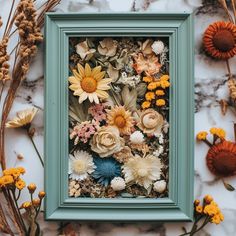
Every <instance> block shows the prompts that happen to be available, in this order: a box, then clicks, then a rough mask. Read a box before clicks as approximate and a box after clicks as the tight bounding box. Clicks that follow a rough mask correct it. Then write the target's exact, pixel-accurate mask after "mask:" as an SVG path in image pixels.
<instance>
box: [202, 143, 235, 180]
mask: <svg viewBox="0 0 236 236" xmlns="http://www.w3.org/2000/svg"><path fill="white" fill-rule="evenodd" d="M206 162H207V166H208V168H209V170H210V171H211V172H212V173H213V174H214V175H216V176H221V177H226V176H233V175H235V174H236V144H235V143H232V142H230V141H223V142H221V143H219V144H216V145H213V146H212V147H211V148H210V149H209V151H208V153H207V156H206Z"/></svg>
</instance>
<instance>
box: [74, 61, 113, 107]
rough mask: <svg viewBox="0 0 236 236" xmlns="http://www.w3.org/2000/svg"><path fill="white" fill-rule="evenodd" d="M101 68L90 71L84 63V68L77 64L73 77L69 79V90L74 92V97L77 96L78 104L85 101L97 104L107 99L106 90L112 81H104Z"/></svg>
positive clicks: (103, 73)
mask: <svg viewBox="0 0 236 236" xmlns="http://www.w3.org/2000/svg"><path fill="white" fill-rule="evenodd" d="M101 69H102V67H101V66H97V67H95V68H93V69H91V67H90V65H89V64H88V63H86V65H85V68H84V67H83V66H82V65H80V64H78V65H77V70H76V69H74V70H73V76H70V77H69V82H70V84H71V85H70V86H69V88H70V89H71V90H72V91H74V95H75V96H79V103H82V102H83V101H85V100H86V99H89V101H90V102H95V103H97V104H98V103H99V99H98V98H100V99H106V98H108V93H107V92H105V91H106V90H109V89H110V86H109V85H108V84H109V83H110V82H111V81H112V79H104V76H105V71H101Z"/></svg>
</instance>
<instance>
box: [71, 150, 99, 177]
mask: <svg viewBox="0 0 236 236" xmlns="http://www.w3.org/2000/svg"><path fill="white" fill-rule="evenodd" d="M94 169H95V165H94V163H93V158H92V156H91V155H90V154H89V153H87V152H85V151H77V152H74V155H70V156H69V172H68V173H69V175H70V178H71V179H75V180H84V179H86V178H87V177H88V174H92V172H93V171H94Z"/></svg>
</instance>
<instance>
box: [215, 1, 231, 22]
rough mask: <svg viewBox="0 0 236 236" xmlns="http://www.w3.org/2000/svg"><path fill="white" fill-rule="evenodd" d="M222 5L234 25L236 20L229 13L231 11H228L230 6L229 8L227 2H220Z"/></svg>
mask: <svg viewBox="0 0 236 236" xmlns="http://www.w3.org/2000/svg"><path fill="white" fill-rule="evenodd" d="M218 1H219V3H220V5H221V6H222V8H223V9H224V10H225V13H226V14H227V16H228V18H229V21H230V22H232V23H234V20H233V18H232V16H231V14H230V12H229V9H228V6H227V3H226V1H225V0H218Z"/></svg>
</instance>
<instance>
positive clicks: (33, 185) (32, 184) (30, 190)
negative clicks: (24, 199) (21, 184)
mask: <svg viewBox="0 0 236 236" xmlns="http://www.w3.org/2000/svg"><path fill="white" fill-rule="evenodd" d="M27 188H28V190H29V192H30V193H31V194H32V193H34V191H35V189H36V185H35V184H34V183H31V184H29V185H28V186H27Z"/></svg>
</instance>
